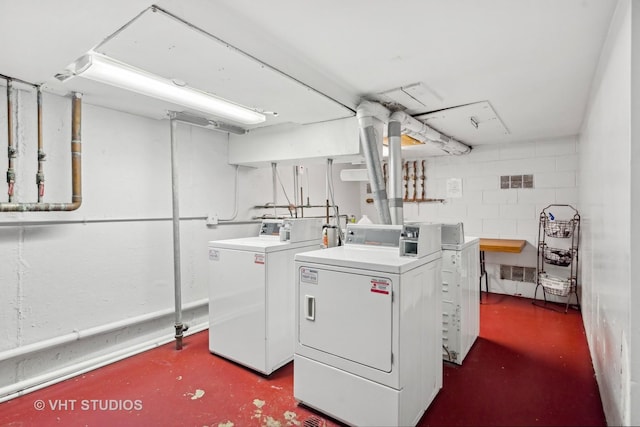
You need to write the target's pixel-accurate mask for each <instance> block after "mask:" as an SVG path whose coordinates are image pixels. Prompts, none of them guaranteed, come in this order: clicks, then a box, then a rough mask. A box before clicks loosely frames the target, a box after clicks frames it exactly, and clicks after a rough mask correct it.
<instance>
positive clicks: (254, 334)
mask: <svg viewBox="0 0 640 427" xmlns="http://www.w3.org/2000/svg"><path fill="white" fill-rule="evenodd" d="M209 260H210V261H209V277H210V279H209V280H210V285H209V350H210V351H211V352H213V353H216V354H219V355H221V356H224V357H226V358H229V359H231V360H234V361H236V362H238V363H241V364H243V365H246V366H249V367H251V368H253V369H256V370H259V371H262V372H264V371H265V370H266V366H265V364H266V361H265V359H266V354H265V352H266V349H265V339H266V336H265V335H266V333H265V315H266V313H265V311H266V308H265V286H266V284H265V254H264V253H259V252H252V251H242V250H231V249H215V248H209Z"/></svg>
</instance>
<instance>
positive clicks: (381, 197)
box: [356, 101, 391, 224]
mask: <svg viewBox="0 0 640 427" xmlns="http://www.w3.org/2000/svg"><path fill="white" fill-rule="evenodd" d="M356 115H357V117H358V123H359V125H360V144H362V151H363V153H364V158H365V161H366V163H367V170H368V172H369V183H370V185H371V192H372V193H373V203H374V205H375V207H376V210H377V211H378V216H379V219H380V222H381V223H382V224H391V212H390V211H389V200H388V198H387V191H386V188H385V183H384V175H383V173H382V167H381V165H380V155H379V153H378V144H382V135H378V134H377V132H376V129H375V121H374V120H381V121H383V122H384V121H386V119H388V117H389V110H387V109H386V108H385V107H383V106H382V105H380V104H377V103H372V102H368V101H364V102H362V103H360V105H358V108H357V112H356Z"/></svg>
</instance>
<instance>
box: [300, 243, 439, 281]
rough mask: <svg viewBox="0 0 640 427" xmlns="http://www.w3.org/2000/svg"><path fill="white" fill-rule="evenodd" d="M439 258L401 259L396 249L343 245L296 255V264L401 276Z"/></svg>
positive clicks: (437, 256) (437, 253) (434, 256)
mask: <svg viewBox="0 0 640 427" xmlns="http://www.w3.org/2000/svg"><path fill="white" fill-rule="evenodd" d="M438 258H440V252H436V253H434V254H432V255H429V256H426V257H423V258H414V257H401V256H400V253H399V250H398V248H397V247H391V248H386V247H370V246H366V245H345V246H336V247H333V248H328V249H319V250H315V251H310V252H302V253H299V254H296V257H295V260H296V262H301V263H315V264H322V265H326V266H327V267H329V266H337V267H344V268H357V269H361V270H368V271H375V272H381V273H391V274H402V273H404V272H406V271H410V270H413V269H414V268H416V267H418V266H420V265H422V264H424V263H427V262H431V261H433V260H435V259H438Z"/></svg>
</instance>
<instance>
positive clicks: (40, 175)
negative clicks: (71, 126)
mask: <svg viewBox="0 0 640 427" xmlns="http://www.w3.org/2000/svg"><path fill="white" fill-rule="evenodd" d="M37 97H38V172H37V173H36V186H37V187H38V203H41V202H42V198H43V197H44V168H43V164H42V162H44V159H45V154H44V151H43V148H42V147H43V143H42V87H41V86H38V91H37Z"/></svg>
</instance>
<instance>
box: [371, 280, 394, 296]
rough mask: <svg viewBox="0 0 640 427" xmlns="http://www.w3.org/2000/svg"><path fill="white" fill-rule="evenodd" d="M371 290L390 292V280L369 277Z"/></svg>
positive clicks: (381, 292)
mask: <svg viewBox="0 0 640 427" xmlns="http://www.w3.org/2000/svg"><path fill="white" fill-rule="evenodd" d="M371 292H375V293H377V294H385V295H389V293H391V282H390V281H389V280H387V279H371Z"/></svg>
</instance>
